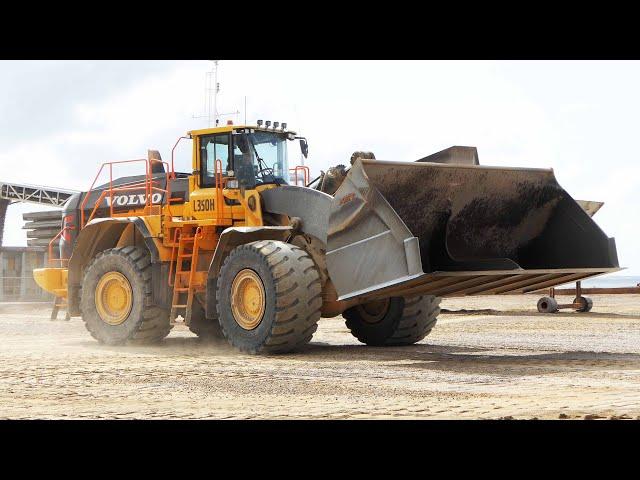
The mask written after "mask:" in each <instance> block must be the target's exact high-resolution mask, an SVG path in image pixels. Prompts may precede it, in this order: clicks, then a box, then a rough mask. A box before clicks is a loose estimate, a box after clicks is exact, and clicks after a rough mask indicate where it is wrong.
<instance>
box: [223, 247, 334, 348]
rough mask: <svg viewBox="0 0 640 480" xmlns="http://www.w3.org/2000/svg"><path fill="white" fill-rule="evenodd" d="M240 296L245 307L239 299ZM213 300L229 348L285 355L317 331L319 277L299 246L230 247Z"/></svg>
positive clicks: (319, 295)
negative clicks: (245, 299) (216, 303)
mask: <svg viewBox="0 0 640 480" xmlns="http://www.w3.org/2000/svg"><path fill="white" fill-rule="evenodd" d="M243 282H244V283H243ZM243 285H244V286H243ZM245 287H246V288H245ZM243 292H244V294H245V295H247V296H248V297H249V299H248V300H247V302H248V303H247V305H244V304H242V302H240V301H239V299H240V298H243V297H242V295H241V293H243ZM216 298H217V299H218V315H219V321H220V326H221V327H222V332H223V334H224V336H225V337H226V338H227V340H228V341H229V343H231V345H233V346H234V347H236V348H237V349H239V350H241V351H243V352H246V353H251V354H256V353H285V352H291V351H293V350H296V349H298V348H300V347H301V346H303V345H305V344H307V343H308V342H309V341H310V340H311V337H312V336H313V334H314V332H315V331H316V329H317V322H318V320H319V319H320V308H321V306H322V294H321V286H320V274H319V273H318V269H317V267H316V265H315V263H314V262H313V260H312V259H311V257H310V256H309V254H308V253H307V252H306V251H305V250H303V249H301V248H300V247H297V246H295V245H291V244H288V243H284V242H279V241H272V240H265V241H258V242H252V243H248V244H245V245H240V246H238V247H236V248H234V249H233V250H232V251H231V253H230V254H229V256H228V257H227V258H226V260H225V261H224V264H223V265H222V268H221V269H220V274H219V276H218V280H217V290H216ZM232 299H233V300H232ZM251 302H253V303H251ZM234 312H235V313H234ZM236 316H237V317H238V318H236Z"/></svg>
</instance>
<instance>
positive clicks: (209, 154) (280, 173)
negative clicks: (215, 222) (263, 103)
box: [189, 125, 307, 188]
mask: <svg viewBox="0 0 640 480" xmlns="http://www.w3.org/2000/svg"><path fill="white" fill-rule="evenodd" d="M189 135H190V136H191V137H192V138H193V139H194V140H195V142H196V151H197V157H198V158H197V160H196V162H195V164H194V167H195V168H194V169H195V170H197V171H198V173H199V175H200V186H201V187H203V188H207V187H214V186H215V184H216V178H215V176H216V161H217V160H220V163H221V164H222V165H221V168H222V176H223V177H226V178H227V179H232V178H233V179H237V183H235V182H227V185H228V186H229V187H230V188H234V187H232V185H237V184H238V183H239V185H240V186H243V187H245V188H254V187H255V186H256V185H264V184H278V185H279V184H288V183H290V181H291V179H290V174H289V161H288V157H287V142H288V141H291V140H295V139H300V140H301V142H300V145H301V149H302V152H303V155H304V156H305V157H306V153H307V143H306V139H304V138H301V137H297V136H296V133H295V132H291V131H286V130H284V129H275V128H268V127H267V128H264V127H254V126H244V125H242V126H234V125H227V126H224V127H217V128H210V129H204V130H194V131H191V132H189ZM198 166H199V168H198Z"/></svg>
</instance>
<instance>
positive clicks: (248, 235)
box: [205, 226, 293, 319]
mask: <svg viewBox="0 0 640 480" xmlns="http://www.w3.org/2000/svg"><path fill="white" fill-rule="evenodd" d="M292 232H293V229H292V227H289V226H284V227H268V226H263V227H229V228H226V229H225V230H224V231H223V232H222V234H221V235H220V240H219V241H218V245H217V246H216V249H215V251H214V252H213V258H212V259H211V264H210V265H209V271H208V273H207V303H206V306H205V314H206V316H207V318H209V319H213V318H216V295H215V292H216V279H217V277H218V272H219V271H220V267H222V262H224V259H225V258H227V256H228V255H229V253H230V252H231V250H233V249H234V248H235V247H237V246H238V245H243V244H245V243H251V242H256V241H258V240H280V241H283V242H284V241H286V240H287V238H289V236H291V233H292Z"/></svg>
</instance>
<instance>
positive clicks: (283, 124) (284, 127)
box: [282, 122, 287, 130]
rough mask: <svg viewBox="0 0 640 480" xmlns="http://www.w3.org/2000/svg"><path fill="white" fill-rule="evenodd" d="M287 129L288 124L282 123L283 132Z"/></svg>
mask: <svg viewBox="0 0 640 480" xmlns="http://www.w3.org/2000/svg"><path fill="white" fill-rule="evenodd" d="M286 128H287V124H286V123H284V122H282V130H286Z"/></svg>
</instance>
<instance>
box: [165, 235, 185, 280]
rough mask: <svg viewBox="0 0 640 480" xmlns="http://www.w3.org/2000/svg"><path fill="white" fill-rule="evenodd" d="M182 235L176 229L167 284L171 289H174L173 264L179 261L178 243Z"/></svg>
mask: <svg viewBox="0 0 640 480" xmlns="http://www.w3.org/2000/svg"><path fill="white" fill-rule="evenodd" d="M181 235H182V233H181V232H180V229H179V228H176V229H175V230H174V231H173V245H172V247H171V261H170V262H169V278H168V279H167V283H168V285H169V286H170V287H173V284H174V282H173V264H174V262H175V261H176V260H177V257H176V245H177V244H178V242H179V241H180V236H181Z"/></svg>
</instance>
